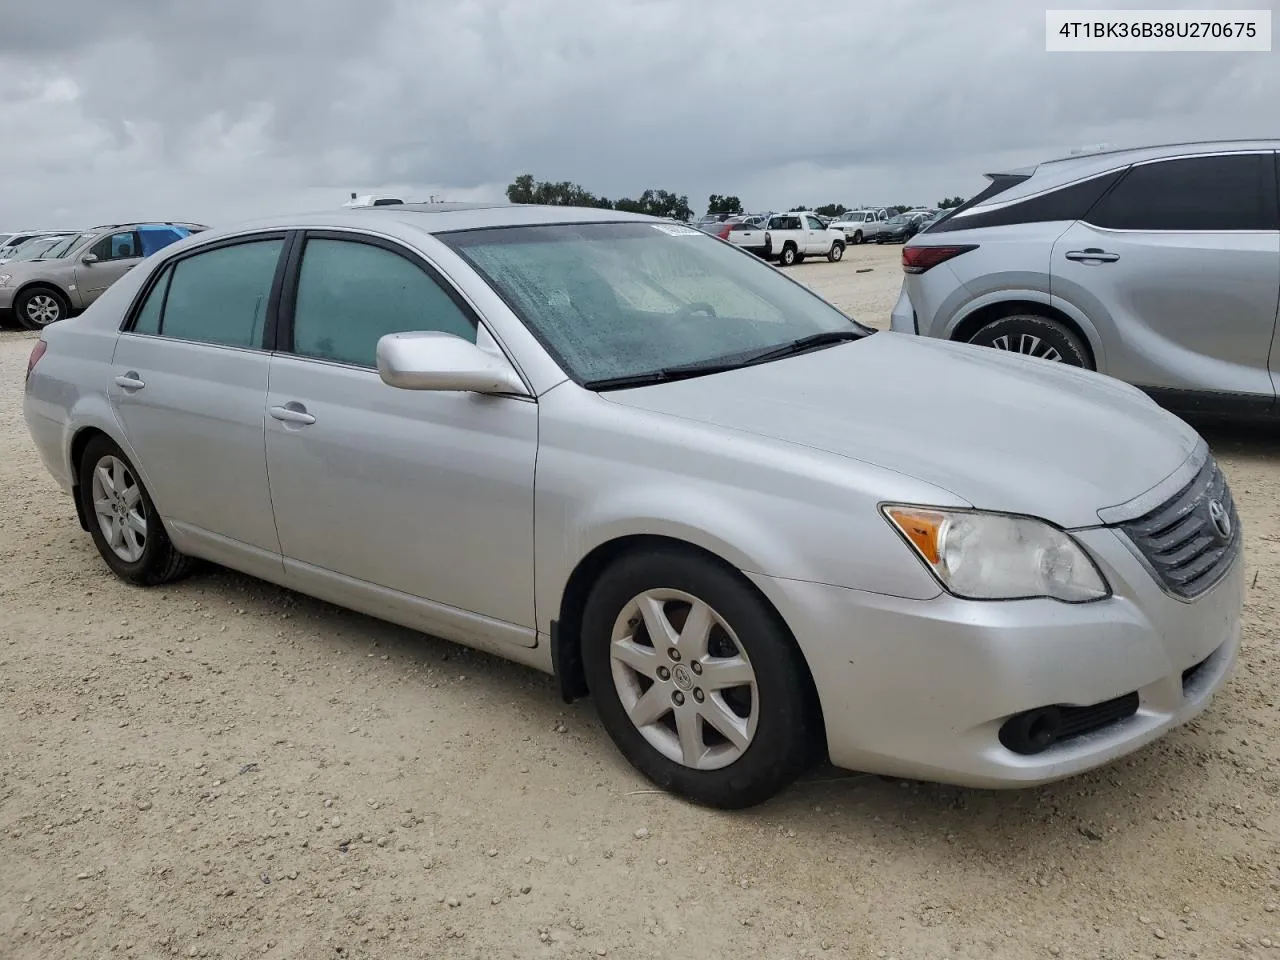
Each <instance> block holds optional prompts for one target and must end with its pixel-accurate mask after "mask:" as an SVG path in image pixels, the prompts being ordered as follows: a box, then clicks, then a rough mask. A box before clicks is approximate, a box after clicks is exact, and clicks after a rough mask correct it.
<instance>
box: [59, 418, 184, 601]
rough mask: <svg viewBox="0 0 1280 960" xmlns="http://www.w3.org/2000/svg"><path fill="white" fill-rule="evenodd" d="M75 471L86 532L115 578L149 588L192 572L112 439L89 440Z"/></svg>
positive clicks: (97, 438) (102, 437) (126, 459)
mask: <svg viewBox="0 0 1280 960" xmlns="http://www.w3.org/2000/svg"><path fill="white" fill-rule="evenodd" d="M79 469H80V488H79V491H78V495H79V496H80V498H81V501H80V502H81V506H82V507H83V510H84V516H86V517H88V518H89V533H90V535H91V536H92V537H93V542H94V545H95V546H96V547H97V548H98V553H100V554H101V555H102V559H103V560H105V561H106V563H107V566H109V567H110V568H111V570H112V572H113V573H115V575H116V576H118V577H119V578H120V579H122V580H127V581H128V582H130V583H136V584H139V585H141V586H148V587H149V586H156V585H158V584H162V583H169V582H170V581H172V580H178V579H180V578H182V577H184V576H186V575H187V574H188V573H190V572H191V569H192V566H193V565H194V563H195V561H194V560H193V559H192V558H191V557H188V556H187V555H186V554H183V553H179V552H178V551H177V549H176V548H175V547H174V545H173V544H172V543H171V542H170V540H169V534H168V533H167V532H166V531H165V529H164V523H163V522H162V521H161V520H160V517H159V516H158V515H157V514H156V508H155V504H153V503H152V502H151V496H150V495H149V494H148V493H147V491H146V488H145V487H143V485H142V481H141V480H140V479H138V474H137V471H135V470H134V468H133V465H132V464H131V463H129V460H128V458H127V457H125V455H124V452H123V451H122V450H121V449H120V448H119V447H118V446H116V444H115V443H114V442H112V441H111V440H110V439H108V438H107V437H105V436H99V437H95V438H94V439H93V440H90V441H89V444H88V446H86V447H85V450H84V453H83V455H82V456H81V457H80V468H79Z"/></svg>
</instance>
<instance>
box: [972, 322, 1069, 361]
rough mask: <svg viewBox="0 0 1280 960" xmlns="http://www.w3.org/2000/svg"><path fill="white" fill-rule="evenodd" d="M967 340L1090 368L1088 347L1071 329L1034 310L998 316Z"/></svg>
mask: <svg viewBox="0 0 1280 960" xmlns="http://www.w3.org/2000/svg"><path fill="white" fill-rule="evenodd" d="M969 342H970V343H975V344H977V345H979V346H983V347H993V348H995V349H996V350H1006V351H1008V352H1010V353H1020V354H1022V355H1023V356H1028V357H1039V358H1040V359H1042V360H1052V361H1054V362H1056V363H1065V364H1067V365H1069V366H1072V367H1085V368H1087V369H1090V370H1091V369H1093V362H1092V360H1091V359H1090V357H1089V351H1088V350H1087V349H1086V348H1085V345H1084V342H1083V341H1082V340H1081V339H1080V337H1079V336H1077V335H1076V334H1075V332H1074V331H1072V330H1069V329H1068V328H1067V327H1066V326H1065V325H1063V324H1061V323H1059V322H1058V321H1057V320H1051V319H1050V318H1048V317H1042V316H1038V315H1036V314H1015V315H1014V316H1011V317H1001V318H1000V319H999V320H996V321H994V322H992V323H989V324H987V325H986V326H985V327H983V328H982V329H981V330H979V331H978V332H977V333H975V334H974V335H973V336H972V337H970V338H969Z"/></svg>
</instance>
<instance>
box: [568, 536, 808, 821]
mask: <svg viewBox="0 0 1280 960" xmlns="http://www.w3.org/2000/svg"><path fill="white" fill-rule="evenodd" d="M582 656H583V665H584V667H585V670H586V675H587V682H588V685H589V687H590V689H591V693H592V696H593V698H594V699H595V702H596V709H597V711H598V712H599V714H600V719H601V722H602V723H603V724H604V727H605V730H607V731H608V733H609V736H610V737H612V739H613V741H614V743H615V744H616V745H617V746H618V749H619V750H620V751H621V752H622V754H623V756H625V757H626V758H627V760H629V761H630V762H631V764H632V765H633V766H635V767H636V769H638V770H639V771H640V772H641V773H643V774H644V775H645V776H646V777H648V778H649V779H650V780H652V781H653V782H654V783H655V784H657V785H658V786H660V787H662V788H663V789H666V790H670V791H672V792H674V793H677V794H680V795H681V796H684V797H687V798H688V799H690V800H693V801H695V802H697V803H702V804H707V805H709V806H714V807H721V808H724V809H740V808H743V807H749V806H753V805H754V804H757V803H761V802H763V801H764V800H767V799H768V798H769V797H772V796H773V795H774V794H776V793H778V792H779V791H780V790H782V789H783V788H784V787H786V786H787V785H788V784H789V783H791V782H792V781H793V780H794V779H795V778H796V777H798V776H799V775H800V774H801V773H802V772H803V771H804V770H805V769H806V768H807V767H808V766H809V765H810V763H812V762H813V760H814V759H816V757H817V754H818V749H819V747H820V745H821V744H822V742H823V741H822V736H821V732H820V727H819V724H818V722H817V718H816V710H815V709H814V708H813V702H812V696H811V694H810V688H809V685H808V683H807V679H806V678H807V673H806V670H805V666H804V662H803V659H802V657H801V655H800V652H799V650H798V649H797V648H796V646H795V643H794V641H793V640H792V639H791V637H790V634H789V633H788V632H787V630H786V628H785V626H784V625H783V624H782V623H781V621H780V620H779V618H778V616H777V614H776V613H775V612H774V610H773V609H772V608H771V607H770V606H769V605H768V604H767V602H766V601H765V600H764V599H763V598H762V597H761V596H760V595H759V594H758V593H756V592H755V591H754V590H753V589H752V588H751V587H750V585H749V584H747V583H745V582H744V581H743V580H742V578H741V577H740V576H738V575H736V574H735V573H734V572H733V571H730V570H728V569H725V568H723V567H721V566H720V565H719V564H717V563H715V562H713V561H711V560H708V559H704V558H703V557H701V556H698V555H697V554H694V553H692V552H685V551H681V550H673V549H656V550H646V551H643V552H637V553H634V554H631V555H629V556H627V557H624V558H623V559H621V560H620V561H618V562H617V563H616V564H614V565H613V566H612V567H610V568H609V569H608V570H606V571H605V573H604V574H603V575H602V576H601V577H600V579H599V580H598V581H597V582H596V585H595V586H594V587H593V588H592V590H591V594H590V596H589V597H588V599H587V605H586V609H585V611H584V615H583V622H582Z"/></svg>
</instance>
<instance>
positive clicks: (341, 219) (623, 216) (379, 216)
mask: <svg viewBox="0 0 1280 960" xmlns="http://www.w3.org/2000/svg"><path fill="white" fill-rule="evenodd" d="M622 221H638V222H641V223H660V222H663V220H662V218H660V217H650V216H646V215H645V214H640V213H624V212H622V211H620V210H605V209H600V208H596V207H567V206H564V207H562V206H542V205H538V204H520V203H399V204H395V205H388V206H384V207H346V208H338V209H336V210H324V211H320V212H316V213H303V214H293V215H291V216H290V215H285V216H275V217H264V218H260V219H255V220H249V221H245V222H243V223H236V224H227V225H225V226H219V227H214V228H212V229H209V230H206V231H204V232H203V233H200V234H197V235H196V237H195V238H192V239H193V240H195V241H197V242H198V243H200V244H203V243H205V242H207V241H210V240H215V239H217V238H218V237H223V236H234V235H236V234H239V233H244V232H246V231H253V230H305V229H316V230H320V229H325V228H334V227H336V228H342V227H346V228H351V229H364V230H370V231H378V230H387V229H391V230H392V231H396V228H397V227H399V228H404V227H408V228H410V229H411V230H415V231H420V232H422V233H428V234H435V233H450V232H453V231H456V230H484V229H491V228H494V227H523V226H539V225H547V224H559V223H618V222H622ZM396 232H398V231H396ZM185 244H186V241H184V246H185Z"/></svg>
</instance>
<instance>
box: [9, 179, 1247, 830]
mask: <svg viewBox="0 0 1280 960" xmlns="http://www.w3.org/2000/svg"><path fill="white" fill-rule="evenodd" d="M25 415H26V421H27V424H28V427H29V429H30V432H31V436H32V438H33V439H34V441H35V443H36V446H37V447H38V448H39V451H40V454H41V456H42V457H43V459H44V462H45V464H46V465H47V467H48V469H49V470H50V472H51V473H52V474H53V476H54V477H55V478H56V479H57V481H58V482H59V484H60V485H61V486H62V487H63V489H64V490H66V491H67V492H68V493H70V494H71V495H72V497H73V498H74V503H75V508H76V511H77V513H78V516H79V520H80V523H81V525H82V526H83V527H84V529H85V530H86V531H88V533H89V534H90V535H91V536H92V538H93V540H94V543H95V544H96V545H97V548H98V550H99V551H100V553H101V554H102V557H103V559H104V561H105V562H106V564H107V565H108V566H109V567H110V568H111V569H112V570H113V571H114V572H115V573H116V574H117V575H119V576H120V577H122V578H124V579H125V580H128V581H130V582H132V583H137V584H142V585H148V586H151V585H159V584H163V583H166V582H169V581H172V580H175V579H177V578H178V577H181V576H183V575H184V574H186V573H187V572H188V571H190V570H191V568H192V565H193V563H194V562H195V561H196V560H197V558H198V559H201V560H205V561H212V562H214V563H218V564H223V565H225V566H228V567H232V568H234V569H237V570H240V571H244V572H245V573H248V574H251V575H253V576H257V577H261V578H263V579H266V580H270V581H273V582H276V583H279V584H283V585H285V586H288V587H291V588H293V589H295V590H299V591H302V592H304V593H308V594H311V595H314V596H316V597H320V598H323V599H325V600H328V601H330V602H333V603H336V604H340V605H342V606H345V607H349V608H352V609H355V610H360V611H364V612H365V613H368V614H371V615H373V616H376V617H381V618H384V619H387V620H390V621H393V622H396V623H399V624H403V625H405V626H408V627H411V628H415V629H418V630H421V631H424V632H427V633H431V634H436V635H438V636H442V637H445V638H448V639H451V640H454V641H457V642H459V643H463V644H467V645H469V646H473V647H477V648H481V649H484V650H488V651H492V652H494V653H497V654H499V655H500V656H503V657H508V658H510V659H513V660H517V661H520V662H522V663H525V664H528V665H530V666H532V667H535V668H537V669H540V670H544V671H547V672H549V673H552V674H554V675H555V676H556V677H557V678H558V682H559V686H560V689H561V691H562V693H563V695H564V696H565V697H566V698H567V699H572V698H574V697H577V696H581V695H584V694H587V693H590V695H591V696H592V697H593V699H594V701H595V703H596V705H597V708H598V711H599V715H600V718H601V722H602V723H603V725H604V727H605V728H606V729H607V730H608V732H609V734H610V735H611V736H612V738H613V740H614V741H615V742H616V744H617V746H618V748H619V749H620V751H621V752H622V753H623V754H624V755H625V756H626V758H627V759H628V760H629V761H630V762H631V763H632V764H634V765H635V766H636V767H637V768H638V769H639V770H640V771H642V772H643V773H644V774H645V775H646V776H648V777H649V778H651V779H652V780H653V781H655V782H656V783H657V784H659V785H661V786H663V787H665V788H668V789H670V790H673V791H675V792H677V793H679V794H681V795H683V796H686V797H689V798H692V799H693V800H696V801H698V802H702V803H707V804H712V805H716V806H721V807H744V806H748V805H751V804H754V803H758V802H760V801H762V800H764V799H766V798H768V797H769V796H771V795H773V794H774V793H776V792H777V791H778V790H780V789H782V788H783V787H784V786H785V785H786V784H787V783H788V782H789V781H791V780H792V779H794V778H795V777H796V776H797V775H799V774H800V773H801V772H803V771H804V770H805V769H806V768H807V767H808V766H809V765H810V764H812V763H813V762H815V761H818V760H821V759H824V758H829V759H830V760H831V761H832V762H833V763H835V764H838V765H840V766H844V767H849V768H853V769H858V770H865V771H872V772H878V773H884V774H891V775H899V776H905V777H918V778H926V779H932V780H939V781H947V782H952V783H958V784H968V785H974V786H985V787H1014V786H1023V785H1030V784H1039V783H1044V782H1046V781H1050V780H1054V779H1057V778H1061V777H1065V776H1068V775H1071V774H1074V773H1078V772H1080V771H1083V770H1087V769H1090V768H1092V767H1096V766H1098V765H1099V764H1102V763H1106V762H1107V761H1110V760H1112V759H1114V758H1116V757H1119V756H1121V755H1123V754H1126V753H1129V752H1130V751H1133V750H1135V749H1137V748H1138V747H1140V746H1142V745H1143V744H1145V743H1148V742H1150V741H1151V740H1153V739H1155V738H1156V737H1158V736H1160V735H1161V734H1163V733H1165V732H1166V731H1168V730H1170V729H1171V728H1173V727H1175V726H1177V725H1178V724H1181V723H1183V722H1185V721H1186V720H1188V719H1189V718H1191V717H1192V716H1194V715H1195V714H1197V713H1198V712H1199V711H1201V710H1202V709H1204V707H1205V706H1206V704H1207V703H1208V701H1209V699H1210V697H1211V695H1212V694H1213V693H1214V691H1216V690H1217V689H1218V688H1220V687H1221V686H1222V684H1223V683H1224V681H1225V679H1226V677H1227V676H1228V674H1229V673H1230V671H1231V669H1232V666H1233V664H1234V662H1235V659H1236V651H1237V646H1238V643H1239V638H1240V610H1241V603H1242V577H1243V573H1242V568H1243V564H1242V562H1241V560H1240V553H1241V542H1242V534H1241V530H1240V522H1239V519H1238V517H1237V514H1236V511H1235V508H1234V506H1233V504H1232V499H1231V495H1230V493H1229V491H1228V489H1227V486H1226V483H1225V481H1224V479H1223V475H1222V473H1221V472H1220V470H1219V469H1218V467H1217V465H1216V464H1215V462H1214V460H1213V458H1212V457H1211V456H1210V455H1209V452H1208V450H1207V448H1206V447H1205V444H1204V442H1203V441H1202V440H1201V439H1200V438H1199V437H1198V436H1197V434H1196V433H1195V432H1194V431H1193V430H1192V429H1191V428H1190V427H1188V426H1187V425H1186V424H1185V423H1183V422H1182V421H1181V420H1179V419H1177V418H1176V417H1174V416H1173V415H1171V414H1169V413H1167V412H1165V411H1163V410H1161V409H1160V408H1159V407H1157V406H1156V404H1155V403H1153V402H1152V401H1151V400H1149V399H1148V398H1147V397H1146V396H1144V395H1143V394H1142V393H1140V392H1139V391H1138V390H1136V389H1134V388H1133V387H1130V386H1128V385H1126V384H1123V383H1121V382H1119V381H1116V380H1112V379H1109V378H1107V377H1104V376H1101V375H1099V374H1096V373H1092V372H1089V371H1086V370H1082V369H1078V368H1072V367H1067V366H1064V365H1059V364H1048V363H1045V362H1044V361H1042V360H1039V359H1035V358H1029V357H1022V356H1017V355H1014V354H1010V353H1000V352H997V351H993V350H982V349H979V348H977V347H973V346H969V345H966V344H955V343H949V342H944V341H940V340H929V339H924V338H920V337H915V336H908V335H901V334H896V333H892V332H884V333H875V332H874V331H872V330H870V329H868V328H866V327H863V326H861V325H859V324H858V323H856V322H854V321H852V320H850V319H849V318H847V317H846V316H844V315H843V314H841V313H840V312H839V311H838V310H836V309H835V308H834V307H832V306H831V305H829V304H828V303H826V302H825V301H823V300H822V299H821V298H819V297H818V296H816V295H814V294H813V293H811V292H810V291H808V290H807V289H805V288H804V287H803V286H801V285H799V284H797V283H795V282H794V281H792V280H790V279H789V278H788V277H787V276H786V275H784V274H783V273H781V272H779V271H778V270H776V269H775V268H773V267H771V266H768V265H766V264H764V263H762V262H760V261H759V260H758V259H757V258H755V257H753V256H751V255H750V254H746V253H743V252H742V251H740V250H737V249H735V248H734V247H733V246H731V245H729V244H727V243H723V242H721V241H719V240H716V239H714V238H712V237H710V236H708V235H706V234H705V233H703V232H702V231H699V230H695V229H692V228H691V227H688V226H685V225H682V224H676V223H673V222H670V221H661V220H655V219H651V218H646V217H640V216H630V215H625V214H619V213H616V212H613V211H601V210H579V209H570V208H543V207H525V206H507V205H502V206H497V205H495V206H457V205H440V204H433V205H430V206H415V205H413V204H405V205H400V206H395V207H383V208H372V209H365V210H344V211H336V212H330V213H324V214H318V215H314V216H304V217H293V218H282V219H277V220H271V221H263V222H258V223H253V224H248V225H242V226H238V227H233V228H222V229H217V230H210V231H207V232H205V233H201V234H199V235H198V236H194V237H190V238H188V239H185V240H182V241H180V242H178V243H176V244H174V245H173V246H171V247H168V248H166V249H165V250H163V251H161V252H160V253H159V254H157V255H155V256H153V257H151V258H149V259H147V260H146V261H145V262H144V263H143V264H142V265H141V266H139V267H138V268H137V269H136V270H134V271H132V272H130V273H129V274H128V275H127V276H126V277H125V278H124V279H123V280H121V281H120V282H119V283H116V284H115V285H113V286H112V287H111V288H110V289H109V290H108V291H107V292H106V293H104V294H103V295H102V297H101V298H100V299H99V300H98V301H96V302H95V303H94V305H93V306H92V307H91V308H90V309H89V310H88V311H87V312H86V313H85V314H84V315H83V316H80V317H77V318H75V319H71V320H65V321H61V322H59V323H56V324H52V325H50V326H49V327H48V328H46V329H45V330H44V331H43V333H42V338H41V340H40V341H39V342H38V343H37V344H36V346H35V349H34V350H33V352H32V355H31V361H30V366H29V370H28V375H27V385H26V404H25Z"/></svg>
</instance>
